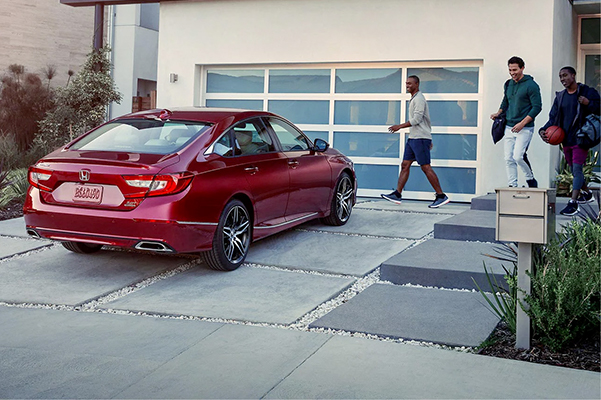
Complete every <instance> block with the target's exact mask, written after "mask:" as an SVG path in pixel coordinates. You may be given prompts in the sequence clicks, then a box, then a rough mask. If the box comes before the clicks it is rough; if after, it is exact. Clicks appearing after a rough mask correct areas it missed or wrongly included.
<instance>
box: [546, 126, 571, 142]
mask: <svg viewBox="0 0 601 400" xmlns="http://www.w3.org/2000/svg"><path fill="white" fill-rule="evenodd" d="M546 132H547V140H548V141H549V144H552V145H554V146H555V145H558V144H559V143H561V142H563V138H565V137H566V133H565V132H564V131H563V129H561V127H560V126H555V125H553V126H550V127H548V128H547V131H546Z"/></svg>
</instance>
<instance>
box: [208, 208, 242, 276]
mask: <svg viewBox="0 0 601 400" xmlns="http://www.w3.org/2000/svg"><path fill="white" fill-rule="evenodd" d="M251 228H252V226H251V221H250V217H249V214H248V210H247V209H246V206H245V205H244V203H242V202H241V201H240V200H231V201H230V202H229V203H227V205H226V206H225V208H224V209H223V212H222V213H221V217H220V218H219V224H218V225H217V230H216V231H215V236H214V238H213V248H212V249H211V250H209V251H207V252H205V253H203V256H204V260H205V261H206V263H207V264H208V265H209V267H211V268H213V269H216V270H221V271H233V270H235V269H236V268H238V267H239V266H240V265H242V263H243V262H244V259H245V258H246V255H247V254H248V248H249V246H250V239H251V232H252V229H251Z"/></svg>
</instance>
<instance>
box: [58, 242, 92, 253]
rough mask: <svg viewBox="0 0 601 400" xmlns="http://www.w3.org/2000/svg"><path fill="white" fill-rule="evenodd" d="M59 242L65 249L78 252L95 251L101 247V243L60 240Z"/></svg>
mask: <svg viewBox="0 0 601 400" xmlns="http://www.w3.org/2000/svg"><path fill="white" fill-rule="evenodd" d="M61 244H62V245H63V247H64V248H65V249H67V250H69V251H72V252H74V253H80V254H90V253H96V252H97V251H99V250H100V249H101V248H102V245H101V244H93V243H83V242H61Z"/></svg>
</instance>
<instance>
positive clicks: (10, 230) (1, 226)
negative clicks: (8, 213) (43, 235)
mask: <svg viewBox="0 0 601 400" xmlns="http://www.w3.org/2000/svg"><path fill="white" fill-rule="evenodd" d="M0 235H5V236H18V237H29V235H28V234H27V232H26V231H25V218H23V217H20V218H12V219H7V220H5V221H0Z"/></svg>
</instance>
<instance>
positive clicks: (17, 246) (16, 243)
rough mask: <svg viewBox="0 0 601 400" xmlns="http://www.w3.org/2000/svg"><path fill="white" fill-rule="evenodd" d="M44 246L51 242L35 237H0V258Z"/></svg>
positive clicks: (49, 244)
mask: <svg viewBox="0 0 601 400" xmlns="http://www.w3.org/2000/svg"><path fill="white" fill-rule="evenodd" d="M46 246H52V243H51V242H47V241H42V240H35V239H18V238H12V237H0V259H2V258H5V257H10V256H14V255H15V254H21V253H25V252H27V251H31V250H35V249H41V248H43V247H46Z"/></svg>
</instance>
